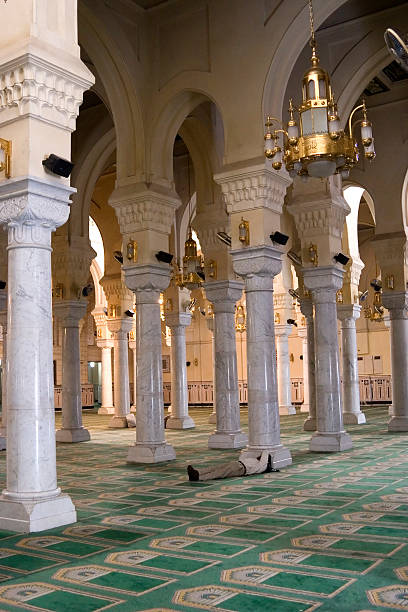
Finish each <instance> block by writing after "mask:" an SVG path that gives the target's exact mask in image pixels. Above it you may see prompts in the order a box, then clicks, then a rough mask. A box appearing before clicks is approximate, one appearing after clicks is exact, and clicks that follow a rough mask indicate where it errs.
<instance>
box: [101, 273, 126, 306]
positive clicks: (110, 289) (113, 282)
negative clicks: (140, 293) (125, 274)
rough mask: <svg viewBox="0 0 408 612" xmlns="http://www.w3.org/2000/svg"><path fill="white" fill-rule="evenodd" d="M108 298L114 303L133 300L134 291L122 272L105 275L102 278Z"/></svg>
mask: <svg viewBox="0 0 408 612" xmlns="http://www.w3.org/2000/svg"><path fill="white" fill-rule="evenodd" d="M100 284H101V285H102V287H103V289H104V291H105V295H106V299H107V300H108V302H109V303H113V304H122V303H125V304H128V303H129V304H131V303H132V302H133V295H132V292H131V291H129V289H128V288H127V287H126V285H125V283H124V282H123V280H122V276H121V275H120V274H112V275H110V276H107V275H105V276H104V277H103V278H101V280H100Z"/></svg>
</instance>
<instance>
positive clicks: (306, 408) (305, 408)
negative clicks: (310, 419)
mask: <svg viewBox="0 0 408 612" xmlns="http://www.w3.org/2000/svg"><path fill="white" fill-rule="evenodd" d="M300 412H310V405H309V404H302V405H301V406H300Z"/></svg>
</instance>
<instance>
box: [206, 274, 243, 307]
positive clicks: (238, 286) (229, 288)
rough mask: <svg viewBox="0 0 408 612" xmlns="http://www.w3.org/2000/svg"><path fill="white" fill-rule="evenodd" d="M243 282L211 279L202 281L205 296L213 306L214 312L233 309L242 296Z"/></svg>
mask: <svg viewBox="0 0 408 612" xmlns="http://www.w3.org/2000/svg"><path fill="white" fill-rule="evenodd" d="M243 288H244V284H243V283H242V282H241V281H213V282H210V283H204V290H205V295H206V298H207V300H208V301H209V302H211V303H212V304H213V306H214V312H215V313H217V312H230V313H233V312H234V311H235V304H236V303H237V302H238V300H239V299H241V297H242V290H243Z"/></svg>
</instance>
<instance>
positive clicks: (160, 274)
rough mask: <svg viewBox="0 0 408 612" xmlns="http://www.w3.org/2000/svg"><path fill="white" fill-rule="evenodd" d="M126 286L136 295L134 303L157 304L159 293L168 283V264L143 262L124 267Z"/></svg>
mask: <svg viewBox="0 0 408 612" xmlns="http://www.w3.org/2000/svg"><path fill="white" fill-rule="evenodd" d="M124 272H125V282H126V285H127V287H129V289H131V290H132V291H133V292H134V293H135V295H136V304H158V299H159V296H160V293H162V292H163V291H164V290H165V289H167V287H168V286H169V283H170V266H168V265H160V264H143V265H136V266H132V267H130V268H124Z"/></svg>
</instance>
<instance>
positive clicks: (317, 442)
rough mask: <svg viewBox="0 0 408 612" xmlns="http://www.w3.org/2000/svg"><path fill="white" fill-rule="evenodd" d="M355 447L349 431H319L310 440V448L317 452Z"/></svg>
mask: <svg viewBox="0 0 408 612" xmlns="http://www.w3.org/2000/svg"><path fill="white" fill-rule="evenodd" d="M350 448H353V441H352V439H351V437H350V436H349V434H348V433H346V432H345V431H341V432H339V433H327V432H325V433H320V432H317V433H315V434H314V436H312V439H311V440H310V445H309V450H311V451H312V452H315V453H337V452H339V451H345V450H349V449H350Z"/></svg>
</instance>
